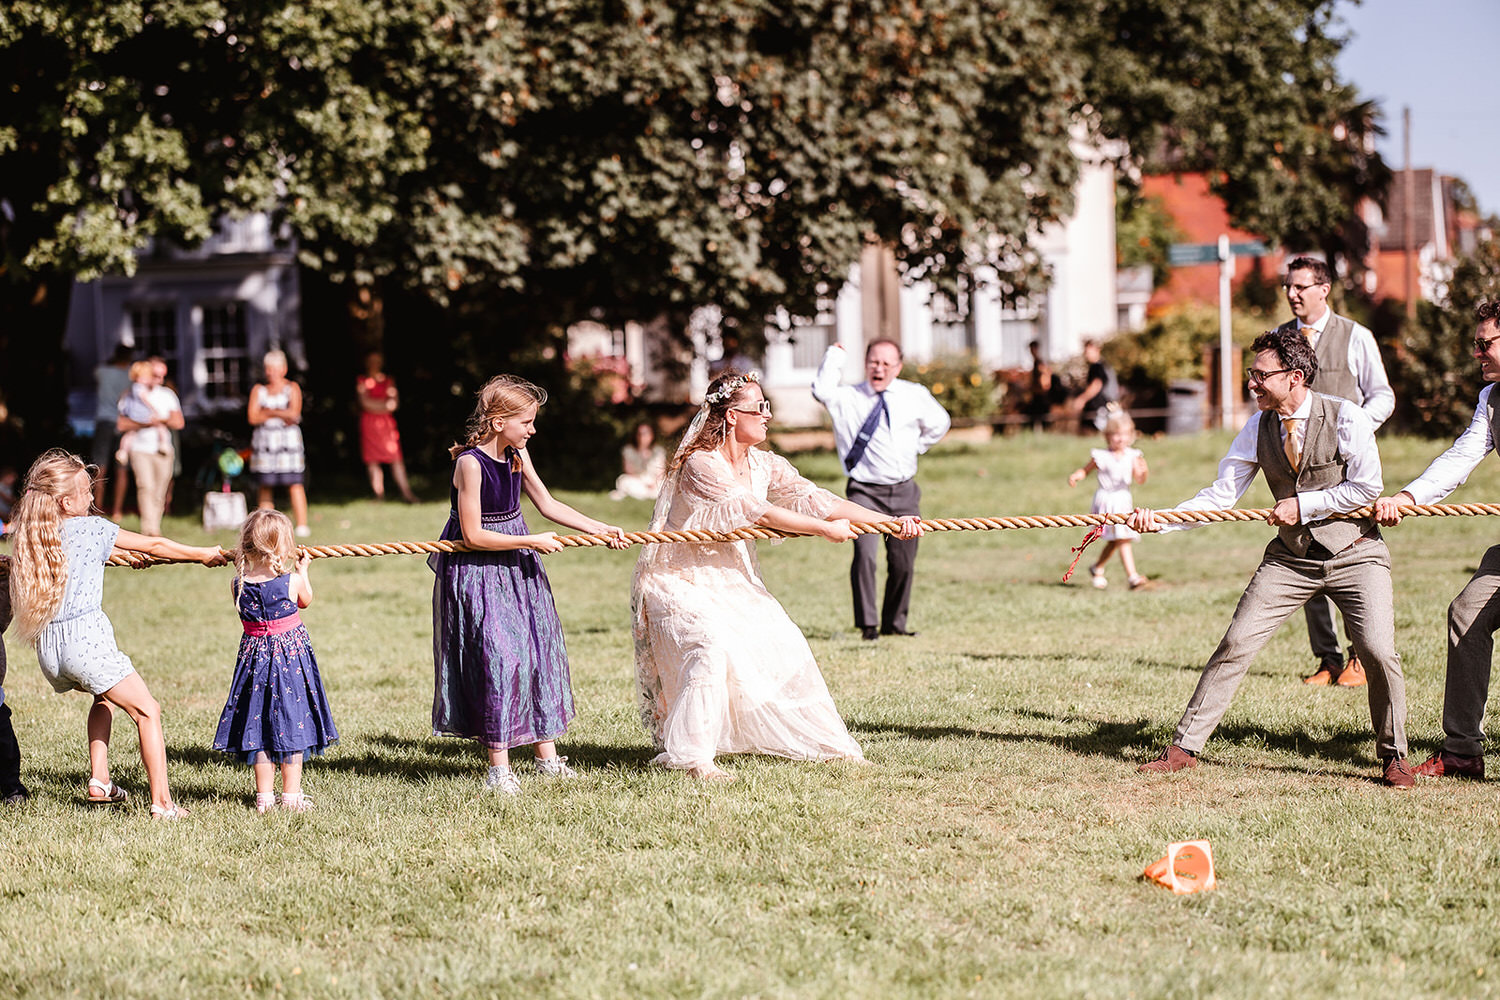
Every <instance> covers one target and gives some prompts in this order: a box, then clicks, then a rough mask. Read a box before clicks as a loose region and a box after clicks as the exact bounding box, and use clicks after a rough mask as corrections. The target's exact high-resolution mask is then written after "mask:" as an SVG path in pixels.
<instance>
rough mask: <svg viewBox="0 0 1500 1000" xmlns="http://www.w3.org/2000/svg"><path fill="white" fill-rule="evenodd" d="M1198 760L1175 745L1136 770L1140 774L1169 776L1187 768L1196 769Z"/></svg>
mask: <svg viewBox="0 0 1500 1000" xmlns="http://www.w3.org/2000/svg"><path fill="white" fill-rule="evenodd" d="M1197 766H1198V758H1197V757H1194V756H1193V755H1192V754H1190V753H1188V752H1187V751H1186V750H1184V749H1182V747H1180V746H1178V745H1177V744H1176V743H1173V744H1171V745H1169V746H1168V747H1167V748H1166V749H1165V750H1163V751H1162V752H1161V754H1160V755H1159V756H1158V757H1157V758H1156V759H1155V760H1149V761H1147V762H1146V763H1144V764H1142V765H1141V766H1140V767H1138V768H1136V770H1137V771H1140V772H1141V773H1142V774H1171V773H1172V772H1173V771H1182V770H1185V769H1186V768H1189V767H1197Z"/></svg>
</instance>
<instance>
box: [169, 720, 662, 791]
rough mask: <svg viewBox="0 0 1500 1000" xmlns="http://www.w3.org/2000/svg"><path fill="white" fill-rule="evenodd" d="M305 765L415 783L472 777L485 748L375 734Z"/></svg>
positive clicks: (646, 753) (222, 756)
mask: <svg viewBox="0 0 1500 1000" xmlns="http://www.w3.org/2000/svg"><path fill="white" fill-rule="evenodd" d="M561 750H562V751H563V752H564V753H565V754H566V755H567V757H568V760H569V761H570V762H572V763H574V764H577V765H581V766H583V767H587V768H604V767H610V766H613V767H622V768H629V769H638V770H644V769H645V768H646V766H647V765H648V763H649V762H650V760H651V758H652V757H654V756H655V755H656V753H655V751H653V750H651V749H650V748H649V747H643V746H616V745H611V744H591V743H575V742H572V741H568V742H565V743H564V744H563V745H562V747H561ZM511 755H512V757H513V758H515V759H516V760H518V761H524V760H526V759H527V758H529V757H530V756H531V753H530V749H529V748H527V747H519V748H516V749H515V750H513V751H512V754H511ZM171 759H172V760H175V761H181V762H183V763H186V764H191V765H194V766H196V767H214V766H228V767H234V768H239V769H246V770H248V769H247V768H245V765H243V764H241V763H240V762H239V761H238V760H237V759H235V758H233V757H231V756H230V755H229V754H226V753H223V752H221V751H218V750H212V749H209V748H207V747H202V746H196V747H185V748H182V749H180V750H175V751H173V752H172V753H171ZM307 766H308V768H309V770H314V769H315V770H317V771H324V772H329V771H331V772H334V773H343V774H358V775H372V776H378V777H387V778H397V779H400V780H403V781H410V782H413V783H417V782H422V781H429V780H431V779H433V778H455V777H457V778H466V777H472V776H474V775H475V774H476V773H478V772H479V771H481V770H482V769H483V767H484V751H483V749H482V748H481V747H480V746H479V745H478V744H477V743H475V742H474V741H472V740H464V739H459V738H456V737H442V736H433V737H427V738H410V737H405V736H393V735H390V734H380V735H376V736H367V737H361V738H360V739H358V740H349V741H346V742H345V743H343V744H340V745H339V746H335V747H332V748H330V750H329V751H328V753H327V754H326V755H324V756H322V757H317V758H313V759H312V760H310V761H309V762H308V765H307ZM189 780H190V779H189ZM186 784H187V783H186V782H184V785H186ZM207 794H212V792H209V793H207Z"/></svg>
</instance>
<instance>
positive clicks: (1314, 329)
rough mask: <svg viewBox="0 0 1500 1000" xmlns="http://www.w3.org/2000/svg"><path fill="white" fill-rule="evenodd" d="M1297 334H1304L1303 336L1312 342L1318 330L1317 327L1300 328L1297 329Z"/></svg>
mask: <svg viewBox="0 0 1500 1000" xmlns="http://www.w3.org/2000/svg"><path fill="white" fill-rule="evenodd" d="M1297 332H1298V333H1300V334H1302V336H1304V337H1306V338H1307V339H1308V340H1312V339H1313V334H1315V333H1317V332H1318V328H1317V327H1315V326H1299V327H1297Z"/></svg>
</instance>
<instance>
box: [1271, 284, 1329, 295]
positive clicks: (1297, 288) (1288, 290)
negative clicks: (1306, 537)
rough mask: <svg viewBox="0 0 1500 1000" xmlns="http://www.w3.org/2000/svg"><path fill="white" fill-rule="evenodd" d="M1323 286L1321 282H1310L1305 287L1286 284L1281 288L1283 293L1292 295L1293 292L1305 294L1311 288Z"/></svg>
mask: <svg viewBox="0 0 1500 1000" xmlns="http://www.w3.org/2000/svg"><path fill="white" fill-rule="evenodd" d="M1321 284H1322V282H1321V281H1309V282H1308V283H1307V284H1305V285H1294V284H1292V283H1291V282H1287V283H1286V284H1284V285H1282V286H1281V288H1282V291H1284V292H1286V293H1287V294H1288V295H1290V294H1291V293H1292V292H1305V291H1307V290H1308V289H1309V288H1317V287H1318V286H1319V285H1321Z"/></svg>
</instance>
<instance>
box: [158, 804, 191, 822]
mask: <svg viewBox="0 0 1500 1000" xmlns="http://www.w3.org/2000/svg"><path fill="white" fill-rule="evenodd" d="M187 815H188V811H187V809H186V808H185V807H184V806H180V805H178V804H177V803H175V802H173V803H172V804H171V805H169V806H159V805H157V804H156V803H155V802H153V803H151V818H152V819H187Z"/></svg>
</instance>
